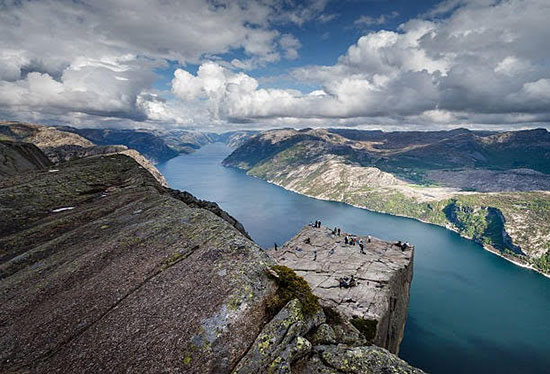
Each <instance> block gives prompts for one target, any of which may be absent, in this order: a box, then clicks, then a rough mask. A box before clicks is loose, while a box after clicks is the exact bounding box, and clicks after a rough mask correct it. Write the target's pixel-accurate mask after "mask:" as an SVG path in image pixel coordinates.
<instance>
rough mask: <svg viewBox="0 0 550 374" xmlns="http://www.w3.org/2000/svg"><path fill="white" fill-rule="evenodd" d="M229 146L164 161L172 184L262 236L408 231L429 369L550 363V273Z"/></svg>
mask: <svg viewBox="0 0 550 374" xmlns="http://www.w3.org/2000/svg"><path fill="white" fill-rule="evenodd" d="M230 152H231V150H230V149H229V148H227V147H226V146H225V145H223V144H219V143H218V144H212V145H208V146H206V147H204V148H202V149H201V150H199V151H198V152H196V153H194V154H192V155H189V156H180V157H176V158H174V159H172V160H170V161H168V162H166V163H163V164H159V165H157V167H158V168H159V170H160V171H161V172H162V174H164V176H165V177H166V179H167V181H168V183H169V184H170V186H171V187H173V188H177V189H181V190H187V191H190V192H191V193H193V194H194V195H195V196H197V197H199V198H202V199H206V200H212V201H216V202H217V203H218V204H219V205H220V206H221V207H222V208H223V209H225V210H226V211H228V212H229V213H230V214H232V215H233V216H234V217H235V218H237V219H238V220H239V221H240V222H242V223H243V225H244V226H245V228H246V229H247V231H248V232H249V233H250V235H251V236H252V238H253V239H254V240H255V241H256V242H257V243H258V244H259V245H261V246H263V247H268V246H272V245H273V243H274V242H277V243H279V244H281V243H283V242H285V241H286V240H288V239H289V238H291V237H292V236H294V235H295V234H296V233H297V232H298V231H299V230H300V229H301V228H302V226H303V225H304V224H306V223H308V222H310V221H312V220H315V219H321V220H322V221H323V224H326V225H328V226H329V227H333V226H340V227H342V228H343V229H344V230H346V231H348V232H353V233H358V234H372V235H374V236H376V237H379V238H382V239H386V240H399V239H401V240H406V241H409V242H411V243H414V244H415V246H416V251H415V261H414V279H413V283H412V288H411V300H410V305H409V316H408V320H407V325H406V328H405V338H404V339H403V342H402V343H401V351H400V356H401V357H402V358H404V359H405V360H407V361H408V362H409V363H411V364H412V365H415V366H418V367H420V368H422V369H424V370H426V371H429V372H431V373H442V374H445V373H550V279H547V278H545V277H543V276H541V275H539V274H537V273H535V272H533V271H530V270H527V269H522V268H520V267H517V266H515V265H513V264H511V263H509V262H507V261H505V260H503V259H501V258H499V257H497V256H494V255H492V254H490V253H489V252H486V251H484V250H482V248H481V247H479V246H478V245H476V244H474V243H472V242H471V241H469V240H466V239H463V238H461V237H460V236H458V235H457V234H455V233H453V232H450V231H448V230H445V229H443V228H441V227H436V226H432V225H428V224H424V223H421V222H417V221H414V220H411V219H406V218H399V217H392V216H389V215H384V214H379V213H373V212H369V211H366V210H363V209H358V208H354V207H351V206H347V205H345V204H341V203H334V202H327V201H320V200H315V199H311V198H308V197H304V196H300V195H298V194H295V193H293V192H289V191H285V190H284V189H282V188H280V187H277V186H275V185H272V184H269V183H267V182H264V181H262V180H259V179H256V178H253V177H249V176H247V175H246V174H245V173H244V172H242V171H240V170H235V169H228V168H224V167H223V166H221V164H220V162H221V161H222V160H223V159H224V158H225V156H227V155H228V154H229V153H230Z"/></svg>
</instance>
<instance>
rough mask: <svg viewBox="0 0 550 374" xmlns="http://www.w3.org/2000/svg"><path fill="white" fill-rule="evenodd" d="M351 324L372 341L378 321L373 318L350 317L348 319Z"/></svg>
mask: <svg viewBox="0 0 550 374" xmlns="http://www.w3.org/2000/svg"><path fill="white" fill-rule="evenodd" d="M350 322H351V324H352V325H353V326H354V327H355V328H356V329H357V330H359V331H360V332H361V334H363V335H364V336H365V338H366V339H367V340H368V341H370V342H372V341H373V339H374V337H375V336H376V326H377V325H378V321H377V320H375V319H364V318H359V317H356V318H352V319H351V320H350Z"/></svg>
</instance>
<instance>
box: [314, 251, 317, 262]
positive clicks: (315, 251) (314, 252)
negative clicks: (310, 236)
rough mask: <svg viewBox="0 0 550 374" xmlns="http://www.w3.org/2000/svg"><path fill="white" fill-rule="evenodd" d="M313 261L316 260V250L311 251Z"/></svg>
mask: <svg viewBox="0 0 550 374" xmlns="http://www.w3.org/2000/svg"><path fill="white" fill-rule="evenodd" d="M313 261H317V251H313Z"/></svg>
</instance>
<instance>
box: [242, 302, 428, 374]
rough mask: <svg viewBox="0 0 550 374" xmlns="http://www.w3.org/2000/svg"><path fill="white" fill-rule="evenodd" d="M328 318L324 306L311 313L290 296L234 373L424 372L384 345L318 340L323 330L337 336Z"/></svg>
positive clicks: (353, 373) (259, 335)
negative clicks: (382, 346)
mask: <svg viewBox="0 0 550 374" xmlns="http://www.w3.org/2000/svg"><path fill="white" fill-rule="evenodd" d="M325 321H326V317H325V314H324V313H323V312H322V310H321V309H319V311H318V312H316V313H313V314H310V315H308V314H306V313H304V312H303V309H302V305H301V303H300V302H299V301H298V300H297V299H294V300H291V301H290V302H289V303H288V304H287V305H286V306H285V307H284V308H283V309H281V311H280V312H279V313H278V314H277V315H276V316H275V317H274V318H273V319H272V320H271V321H270V322H269V323H267V324H266V325H265V327H264V328H263V329H262V331H261V332H260V334H258V337H257V338H256V340H255V341H254V343H253V344H252V346H251V347H250V349H249V350H248V352H247V353H246V355H245V356H244V357H243V358H242V359H241V360H240V361H239V363H238V364H237V366H236V368H235V370H234V371H233V374H248V373H289V374H290V373H294V374H318V373H324V374H342V373H349V374H363V373H373V374H386V373H395V374H422V373H423V371H422V370H420V369H417V368H414V367H412V366H410V365H408V364H407V363H406V362H405V361H403V360H401V359H399V358H398V357H397V356H395V355H393V354H391V353H390V352H388V351H387V350H386V349H384V348H380V347H377V346H373V345H348V344H343V343H341V342H340V343H337V342H336V341H335V340H332V341H324V342H319V340H318V337H319V336H320V335H322V334H323V333H322V332H320V331H325V333H327V334H329V335H332V337H331V338H332V339H334V336H335V333H334V332H333V331H332V327H330V326H329V325H328V324H327V323H325ZM330 331H332V332H330Z"/></svg>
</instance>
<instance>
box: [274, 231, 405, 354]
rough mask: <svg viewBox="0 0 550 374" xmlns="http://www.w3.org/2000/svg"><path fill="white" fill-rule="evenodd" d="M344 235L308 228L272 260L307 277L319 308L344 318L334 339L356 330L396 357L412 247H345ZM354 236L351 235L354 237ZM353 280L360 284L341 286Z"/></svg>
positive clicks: (365, 241)
mask: <svg viewBox="0 0 550 374" xmlns="http://www.w3.org/2000/svg"><path fill="white" fill-rule="evenodd" d="M346 235H349V234H347V233H341V235H340V236H338V235H334V234H333V233H332V232H331V230H330V229H328V228H326V227H321V228H316V227H312V226H306V227H304V228H303V229H302V230H301V231H300V232H299V233H298V234H297V235H296V236H295V237H294V238H292V239H291V240H290V241H288V242H287V243H285V244H284V245H283V246H282V247H281V248H279V249H278V250H277V251H275V250H272V251H270V255H271V257H272V258H273V259H274V260H275V261H276V262H277V263H278V264H280V265H285V266H288V267H290V268H291V269H293V270H294V271H296V273H297V274H299V275H300V276H302V277H304V279H305V280H306V281H307V282H308V283H309V284H310V286H311V288H312V290H313V293H314V294H315V295H316V296H318V297H319V302H320V304H321V305H322V306H323V307H324V308H325V309H327V308H328V309H329V310H331V311H332V313H333V314H336V317H333V319H339V320H341V321H340V323H338V325H339V326H338V327H337V328H336V339H337V340H339V341H345V340H346V339H348V340H349V339H350V336H349V334H350V333H349V331H353V330H354V329H352V328H350V327H351V326H353V327H355V329H357V330H358V331H359V332H360V333H361V335H362V336H361V335H359V336H354V339H355V340H357V341H358V342H361V341H363V340H364V341H367V342H371V343H374V344H376V345H378V346H380V347H383V348H386V349H388V350H389V351H390V352H393V353H397V352H398V350H399V344H400V343H401V340H402V338H403V332H404V328H405V321H406V318H407V308H408V304H409V290H410V285H411V281H412V274H413V252H414V250H413V248H412V247H408V248H407V249H405V250H403V249H402V248H401V247H399V246H397V245H394V244H392V243H388V242H384V241H381V240H379V239H376V238H372V239H371V241H370V242H369V241H368V238H367V237H356V238H357V240H358V241H359V240H362V241H363V244H364V246H365V248H364V250H363V251H362V250H361V249H360V247H359V244H356V245H349V244H345V243H344V237H345V236H346ZM350 237H351V235H350ZM351 276H353V277H354V279H355V280H356V282H357V284H356V285H355V286H353V287H350V288H345V287H344V288H342V287H340V282H339V280H340V279H341V278H344V277H351Z"/></svg>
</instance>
